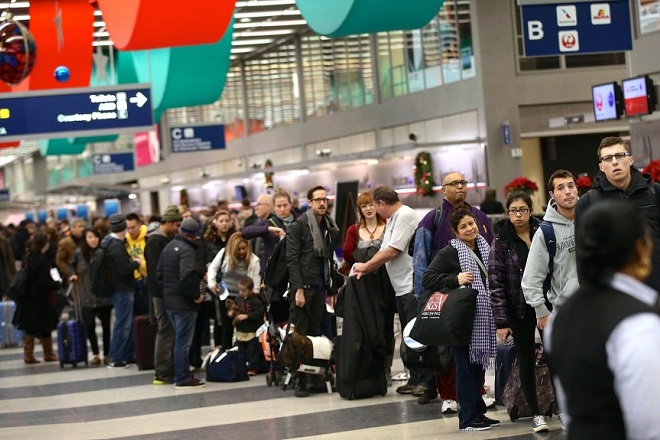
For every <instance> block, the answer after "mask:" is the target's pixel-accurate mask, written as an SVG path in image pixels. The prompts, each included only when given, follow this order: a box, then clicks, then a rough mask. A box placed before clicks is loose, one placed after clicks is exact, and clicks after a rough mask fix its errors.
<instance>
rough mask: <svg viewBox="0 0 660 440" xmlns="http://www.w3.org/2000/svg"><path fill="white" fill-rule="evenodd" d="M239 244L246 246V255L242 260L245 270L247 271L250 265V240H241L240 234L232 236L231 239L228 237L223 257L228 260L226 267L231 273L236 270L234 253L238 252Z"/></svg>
mask: <svg viewBox="0 0 660 440" xmlns="http://www.w3.org/2000/svg"><path fill="white" fill-rule="evenodd" d="M241 243H245V244H247V255H246V256H245V260H244V261H245V268H246V269H247V268H248V267H250V263H252V245H251V244H250V240H248V239H247V238H243V237H242V236H241V234H232V235H231V237H229V241H228V242H227V248H226V249H225V255H227V257H228V258H229V264H228V267H229V270H231V271H232V272H233V271H235V270H236V265H237V264H238V258H237V257H236V251H237V250H238V245H239V244H241Z"/></svg>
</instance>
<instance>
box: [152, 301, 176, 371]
mask: <svg viewBox="0 0 660 440" xmlns="http://www.w3.org/2000/svg"><path fill="white" fill-rule="evenodd" d="M152 300H153V304H154V314H155V315H156V322H158V331H157V333H156V347H155V349H154V365H155V368H156V372H155V376H156V377H157V378H159V379H164V380H174V356H173V350H174V327H172V322H171V321H170V317H169V316H167V311H166V310H165V302H164V301H163V298H158V297H154V298H152Z"/></svg>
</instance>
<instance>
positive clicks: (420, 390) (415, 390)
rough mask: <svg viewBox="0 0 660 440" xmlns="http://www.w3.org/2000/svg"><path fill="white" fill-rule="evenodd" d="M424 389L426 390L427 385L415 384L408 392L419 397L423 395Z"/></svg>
mask: <svg viewBox="0 0 660 440" xmlns="http://www.w3.org/2000/svg"><path fill="white" fill-rule="evenodd" d="M426 391H428V387H425V386H424V385H416V386H415V387H413V389H412V391H411V392H410V394H412V395H413V396H416V397H419V396H421V395H423V394H424V393H425V392H426Z"/></svg>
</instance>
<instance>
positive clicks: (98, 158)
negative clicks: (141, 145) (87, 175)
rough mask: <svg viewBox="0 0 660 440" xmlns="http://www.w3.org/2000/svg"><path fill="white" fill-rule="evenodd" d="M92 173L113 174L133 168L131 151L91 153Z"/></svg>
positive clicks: (133, 161)
mask: <svg viewBox="0 0 660 440" xmlns="http://www.w3.org/2000/svg"><path fill="white" fill-rule="evenodd" d="M92 164H93V165H94V174H115V173H124V172H126V171H133V170H135V160H134V159H133V153H132V152H131V153H112V154H109V153H108V154H94V155H92Z"/></svg>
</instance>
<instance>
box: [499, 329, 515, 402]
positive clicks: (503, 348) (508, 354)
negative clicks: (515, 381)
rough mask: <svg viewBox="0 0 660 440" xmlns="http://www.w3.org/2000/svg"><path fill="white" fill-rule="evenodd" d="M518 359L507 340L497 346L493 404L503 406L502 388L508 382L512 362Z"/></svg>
mask: <svg viewBox="0 0 660 440" xmlns="http://www.w3.org/2000/svg"><path fill="white" fill-rule="evenodd" d="M517 357H518V350H517V349H516V346H515V345H513V340H512V339H509V340H508V341H507V342H506V343H505V344H497V358H496V360H495V403H496V404H498V405H504V402H503V400H502V398H503V397H504V388H505V387H506V384H507V382H508V381H509V375H510V374H511V370H512V369H513V362H514V361H515V360H516V358H517Z"/></svg>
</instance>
